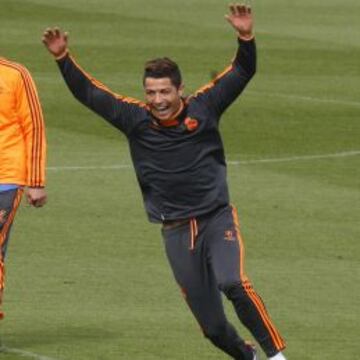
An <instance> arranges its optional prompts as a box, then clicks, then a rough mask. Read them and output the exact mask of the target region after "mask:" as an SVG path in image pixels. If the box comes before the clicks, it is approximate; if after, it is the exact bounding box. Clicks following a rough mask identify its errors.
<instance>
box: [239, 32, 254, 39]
mask: <svg viewBox="0 0 360 360" xmlns="http://www.w3.org/2000/svg"><path fill="white" fill-rule="evenodd" d="M238 37H239V39H240V40H244V41H250V40H252V39H253V38H254V37H255V35H254V33H253V32H252V31H250V32H246V33H244V32H240V31H238Z"/></svg>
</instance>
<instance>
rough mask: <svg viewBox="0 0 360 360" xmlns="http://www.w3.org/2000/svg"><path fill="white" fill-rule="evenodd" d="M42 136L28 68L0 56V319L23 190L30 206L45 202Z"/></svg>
mask: <svg viewBox="0 0 360 360" xmlns="http://www.w3.org/2000/svg"><path fill="white" fill-rule="evenodd" d="M45 161H46V140H45V126H44V120H43V114H42V109H41V105H40V102H39V97H38V94H37V91H36V87H35V84H34V81H33V79H32V77H31V75H30V73H29V71H28V70H27V69H26V68H25V67H24V66H22V65H20V64H17V63H14V62H12V61H9V60H7V59H4V58H2V57H0V319H2V318H3V317H4V313H3V311H2V308H1V305H2V300H3V293H4V283H5V255H6V249H7V246H8V241H9V234H10V229H11V226H12V223H13V221H14V217H15V213H16V211H17V209H18V206H19V204H20V201H21V197H22V195H23V192H24V191H25V194H26V198H27V201H28V203H29V204H30V205H32V206H34V207H41V206H43V205H44V204H45V203H46V199H47V195H46V191H45Z"/></svg>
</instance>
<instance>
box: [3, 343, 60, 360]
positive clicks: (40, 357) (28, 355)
mask: <svg viewBox="0 0 360 360" xmlns="http://www.w3.org/2000/svg"><path fill="white" fill-rule="evenodd" d="M1 352H3V353H5V354H6V353H7V354H16V355H20V356H22V357H24V358H30V359H35V360H58V359H55V358H51V357H48V356H43V355H39V354H35V353H32V352H29V351H25V350H20V349H14V348H8V347H6V346H2V347H0V353H1Z"/></svg>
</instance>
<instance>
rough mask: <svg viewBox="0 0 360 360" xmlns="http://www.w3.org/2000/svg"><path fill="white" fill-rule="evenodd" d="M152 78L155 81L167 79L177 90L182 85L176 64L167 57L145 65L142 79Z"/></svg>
mask: <svg viewBox="0 0 360 360" xmlns="http://www.w3.org/2000/svg"><path fill="white" fill-rule="evenodd" d="M148 77H152V78H155V79H160V78H169V79H170V81H171V83H172V84H173V85H174V86H176V88H177V89H178V88H179V87H180V85H181V83H182V78H181V72H180V69H179V66H178V64H176V62H175V61H172V60H171V59H169V58H168V57H163V58H157V59H153V60H149V61H147V62H146V63H145V67H144V78H143V84H145V79H146V78H148Z"/></svg>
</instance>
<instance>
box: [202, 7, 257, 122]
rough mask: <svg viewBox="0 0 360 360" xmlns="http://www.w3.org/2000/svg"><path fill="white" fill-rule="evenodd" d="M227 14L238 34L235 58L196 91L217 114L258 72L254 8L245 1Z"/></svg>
mask: <svg viewBox="0 0 360 360" xmlns="http://www.w3.org/2000/svg"><path fill="white" fill-rule="evenodd" d="M225 17H226V19H227V20H228V21H229V23H230V24H231V25H232V26H233V28H234V29H235V30H236V33H237V36H238V50H237V52H236V55H235V58H234V60H233V62H232V64H231V65H230V66H228V67H227V68H226V69H225V70H224V71H223V72H222V73H220V74H219V75H218V76H216V78H215V79H213V80H212V81H211V82H210V83H209V84H207V85H205V86H203V87H202V88H201V89H200V90H198V91H197V92H196V93H195V97H199V98H201V100H202V101H203V102H204V103H205V105H206V106H207V107H208V108H209V109H212V110H213V111H215V112H216V113H217V115H221V114H222V113H223V112H224V111H225V110H226V108H227V107H228V106H229V105H230V104H231V103H232V102H233V101H234V100H235V99H236V98H237V97H238V96H239V95H240V94H241V92H242V91H243V90H244V88H245V87H246V85H247V83H248V82H249V81H250V79H251V78H252V77H253V75H254V74H255V72H256V46H255V39H254V35H253V16H252V12H251V8H250V7H247V6H245V5H230V13H229V15H226V16H225Z"/></svg>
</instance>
